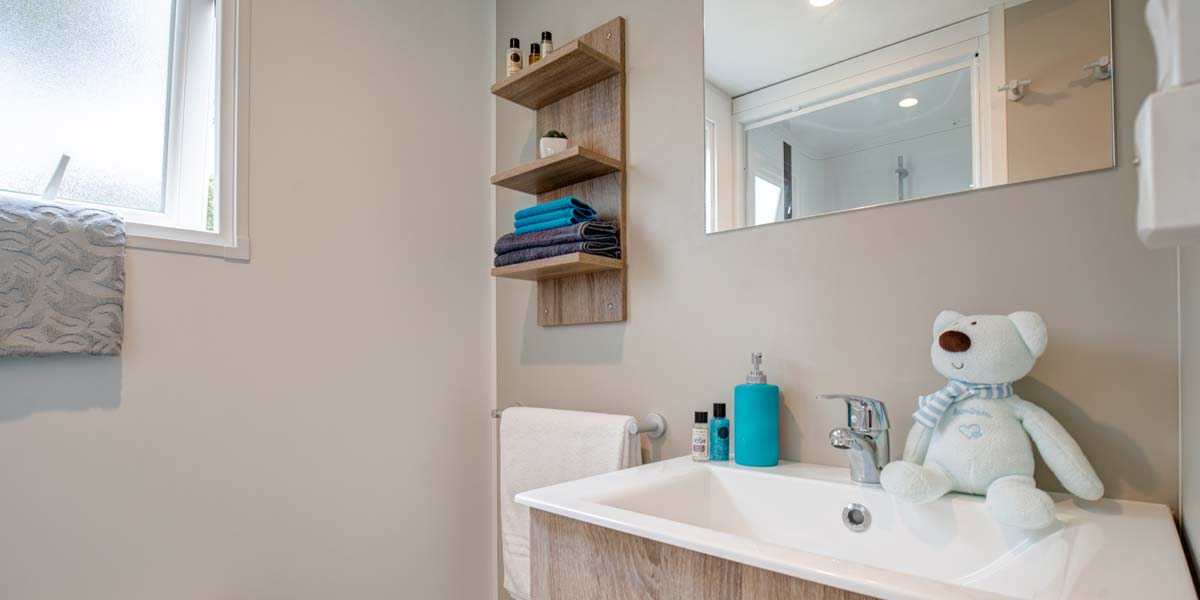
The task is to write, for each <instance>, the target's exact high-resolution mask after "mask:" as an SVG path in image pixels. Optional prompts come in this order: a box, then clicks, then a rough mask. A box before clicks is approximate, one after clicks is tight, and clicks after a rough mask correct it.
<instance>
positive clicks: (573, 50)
mask: <svg viewBox="0 0 1200 600" xmlns="http://www.w3.org/2000/svg"><path fill="white" fill-rule="evenodd" d="M623 70H624V69H623V68H622V65H621V63H620V61H618V60H614V59H612V58H609V57H608V55H607V54H605V53H604V52H603V51H601V50H597V49H596V48H593V47H592V46H590V45H588V44H586V43H584V42H582V41H580V40H575V41H573V42H571V43H569V44H567V45H565V46H563V47H562V48H556V49H555V50H554V52H551V53H550V55H549V56H547V57H545V58H543V59H542V60H540V61H538V62H537V63H536V64H534V65H533V66H532V67H529V68H527V69H525V70H524V71H521V72H520V73H518V74H517V75H513V76H512V77H509V78H508V79H505V80H504V81H500V82H497V83H496V84H494V85H493V86H492V93H493V94H495V95H497V96H500V97H501V98H504V99H505V100H511V101H513V102H516V103H517V104H520V105H521V106H524V107H525V108H531V109H533V110H537V109H539V108H541V107H543V106H546V105H547V104H553V103H555V102H558V101H559V100H562V99H563V98H566V97H567V96H570V95H571V94H574V93H575V92H578V91H580V90H582V89H586V88H589V87H592V86H593V85H595V84H597V83H600V82H601V81H604V80H605V79H608V78H609V77H612V76H613V75H618V74H620V73H621V72H622V71H623Z"/></svg>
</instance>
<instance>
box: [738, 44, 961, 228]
mask: <svg viewBox="0 0 1200 600" xmlns="http://www.w3.org/2000/svg"><path fill="white" fill-rule="evenodd" d="M971 80H972V72H971V68H970V67H964V68H959V69H956V70H951V71H949V72H939V73H936V74H930V75H928V76H914V77H909V78H907V79H906V80H904V81H902V82H899V83H890V84H885V85H881V86H879V87H876V88H874V89H869V90H864V91H861V92H858V93H854V94H848V95H846V96H845V97H841V98H834V99H832V100H829V101H826V102H822V103H820V104H818V105H816V106H813V107H809V108H800V109H798V110H792V111H790V112H788V113H785V114H783V115H778V116H776V117H772V118H769V119H764V120H763V121H762V122H760V123H758V124H755V125H753V126H750V127H747V130H746V147H747V153H746V156H747V177H746V183H747V185H746V188H747V189H746V192H745V193H746V196H747V200H748V201H747V202H746V207H747V213H748V214H747V215H746V222H747V224H753V225H761V224H764V223H772V222H776V221H780V220H784V219H786V218H788V214H787V212H788V211H786V210H785V208H784V207H785V204H788V202H787V200H788V199H787V198H785V197H783V194H782V191H783V190H784V189H785V188H786V187H788V186H785V185H784V182H785V181H790V183H791V185H790V187H791V194H792V197H791V202H790V206H791V208H792V211H791V212H792V214H794V215H795V216H799V217H803V216H810V215H816V214H821V213H828V212H836V211H841V210H849V209H853V208H859V207H863V206H871V205H876V204H881V203H885V202H895V201H899V200H908V199H912V198H923V197H928V196H938V195H941V194H948V193H952V192H960V191H964V190H968V189H971V188H972V187H973V184H974V183H975V177H976V175H975V174H976V173H977V166H976V163H977V157H976V152H975V142H974V141H973V140H974V137H973V133H974V132H973V127H972V121H973V111H972V107H973V106H975V103H974V102H973V101H972V87H971ZM789 147H790V152H789V150H788V148H789ZM789 153H790V158H791V160H790V161H787V160H785V155H786V154H789ZM788 162H790V169H789V168H788V167H789V165H788Z"/></svg>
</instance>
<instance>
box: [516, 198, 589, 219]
mask: <svg viewBox="0 0 1200 600" xmlns="http://www.w3.org/2000/svg"><path fill="white" fill-rule="evenodd" d="M567 208H575V209H578V210H582V211H585V212H589V213H592V214H596V211H595V210H594V209H592V207H590V206H588V205H587V203H586V202H584V201H582V200H580V199H579V198H576V197H575V196H567V197H565V198H559V199H558V200H554V201H552V202H543V203H541V204H538V205H537V206H530V207H529V208H523V209H521V210H518V211H517V212H516V214H514V215H513V220H514V221H520V220H521V219H525V218H528V217H532V216H534V215H540V214H543V213H548V212H554V211H557V210H563V209H567Z"/></svg>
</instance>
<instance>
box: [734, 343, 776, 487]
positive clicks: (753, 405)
mask: <svg viewBox="0 0 1200 600" xmlns="http://www.w3.org/2000/svg"><path fill="white" fill-rule="evenodd" d="M750 364H751V367H752V368H751V370H750V374H749V375H747V376H746V383H744V384H742V385H739V386H737V387H736V388H734V390H733V459H734V462H736V463H737V464H739V465H743V466H747V467H773V466H775V465H777V464H779V386H775V385H771V384H769V383H767V374H766V373H763V371H762V353H760V352H755V353H753V354H751V355H750Z"/></svg>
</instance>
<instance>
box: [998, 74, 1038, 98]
mask: <svg viewBox="0 0 1200 600" xmlns="http://www.w3.org/2000/svg"><path fill="white" fill-rule="evenodd" d="M1032 84H1033V80H1032V79H1021V80H1016V79H1012V80H1009V82H1008V83H1006V84H1004V85H1002V86H1000V87H998V88H996V91H997V92H1007V93H1008V101H1009V102H1016V101H1018V100H1020V99H1021V98H1024V97H1025V89H1026V88H1028V87H1029V86H1030V85H1032Z"/></svg>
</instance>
